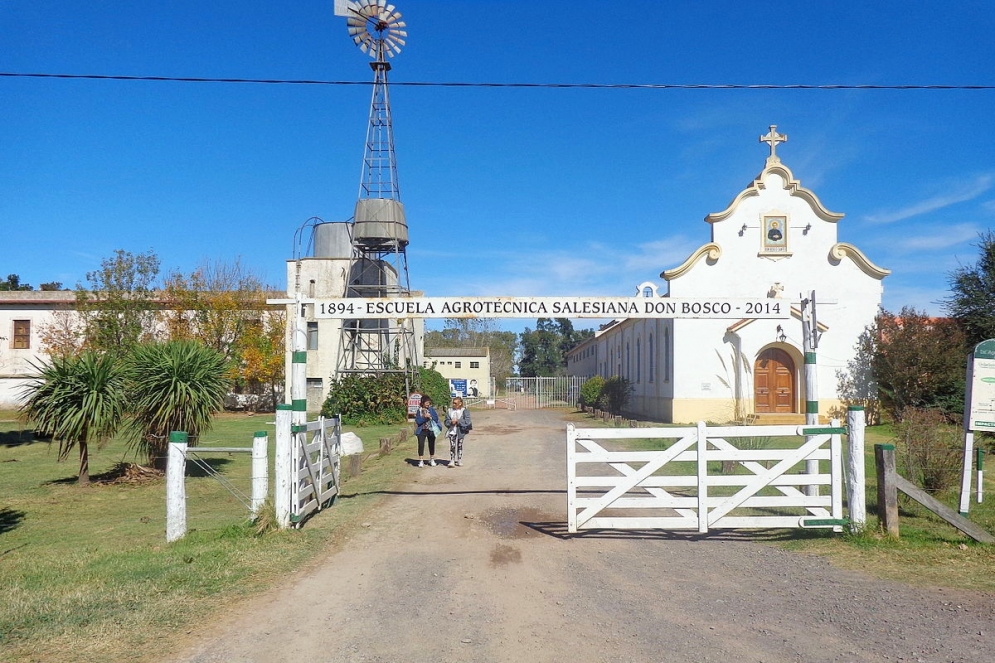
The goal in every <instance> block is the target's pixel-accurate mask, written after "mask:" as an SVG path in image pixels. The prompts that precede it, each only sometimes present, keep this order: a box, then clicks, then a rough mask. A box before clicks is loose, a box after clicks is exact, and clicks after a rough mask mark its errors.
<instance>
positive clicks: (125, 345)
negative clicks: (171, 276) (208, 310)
mask: <svg viewBox="0 0 995 663" xmlns="http://www.w3.org/2000/svg"><path fill="white" fill-rule="evenodd" d="M158 276H159V258H158V256H156V254H155V253H154V252H152V251H149V252H148V253H140V254H138V255H134V254H132V253H130V252H128V251H123V250H121V249H118V250H117V251H115V252H114V257H112V258H107V259H105V260H103V261H102V262H101V264H100V269H98V270H96V271H93V272H87V275H86V280H87V282H88V284H89V287H88V288H84V287H83V286H81V285H78V286H77V287H76V308H77V311H78V312H79V315H80V319H81V323H82V329H83V338H84V344H85V346H86V347H88V348H92V349H96V350H103V351H106V352H111V353H114V354H120V355H123V354H127V353H128V352H129V351H130V350H131V348H133V347H135V346H136V345H137V344H138V343H141V342H144V341H149V340H155V338H156V335H157V322H158V319H159V315H158V311H157V307H158V304H157V303H156V302H155V301H154V300H155V284H156V279H157V278H158Z"/></svg>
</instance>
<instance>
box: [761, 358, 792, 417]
mask: <svg viewBox="0 0 995 663" xmlns="http://www.w3.org/2000/svg"><path fill="white" fill-rule="evenodd" d="M753 402H754V403H755V406H754V408H755V412H756V413H757V414H763V413H780V412H787V413H790V412H794V411H795V362H794V361H792V359H791V356H790V355H789V354H788V353H787V352H785V351H784V350H779V349H778V348H767V349H766V350H764V351H763V352H761V353H760V356H759V357H757V361H756V363H755V364H754V365H753Z"/></svg>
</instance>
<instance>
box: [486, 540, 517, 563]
mask: <svg viewBox="0 0 995 663" xmlns="http://www.w3.org/2000/svg"><path fill="white" fill-rule="evenodd" d="M521 563H522V551H521V550H519V549H518V548H515V547H514V546H506V545H504V544H503V543H499V544H497V545H496V546H494V550H492V551H491V566H506V565H508V564H521Z"/></svg>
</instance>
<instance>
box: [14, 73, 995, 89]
mask: <svg viewBox="0 0 995 663" xmlns="http://www.w3.org/2000/svg"><path fill="white" fill-rule="evenodd" d="M0 77H6V78H58V79H71V80H110V81H152V82H174V83H251V84H261V85H372V83H371V82H370V81H325V80H312V79H281V78H201V77H193V76H125V75H116V74H114V75H112V74H45V73H25V72H6V71H4V72H0ZM390 84H391V87H394V86H398V87H470V88H472V87H482V88H539V89H593V90H995V85H877V84H861V85H849V84H827V85H811V84H786V85H777V84H767V83H760V84H745V83H486V82H485V83H468V82H453V81H450V82H444V81H436V82H433V81H395V80H392V81H391V83H390Z"/></svg>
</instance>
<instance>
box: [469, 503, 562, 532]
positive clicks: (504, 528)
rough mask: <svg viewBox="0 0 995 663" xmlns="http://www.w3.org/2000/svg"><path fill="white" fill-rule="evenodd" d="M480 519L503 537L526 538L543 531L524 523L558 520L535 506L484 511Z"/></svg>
mask: <svg viewBox="0 0 995 663" xmlns="http://www.w3.org/2000/svg"><path fill="white" fill-rule="evenodd" d="M480 520H481V522H483V523H484V524H486V525H487V527H488V529H490V530H491V531H492V532H494V533H495V534H497V535H498V536H500V537H502V538H505V539H525V538H529V537H534V536H541V535H542V532H540V531H539V530H537V529H534V528H532V527H529V526H528V525H524V524H523V523H549V522H552V521H555V520H557V517H556V516H553V515H551V514H548V513H546V512H544V511H540V510H539V509H536V508H533V507H522V508H520V509H513V508H504V509H493V510H491V511H487V512H485V513H482V514H481V515H480Z"/></svg>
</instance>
